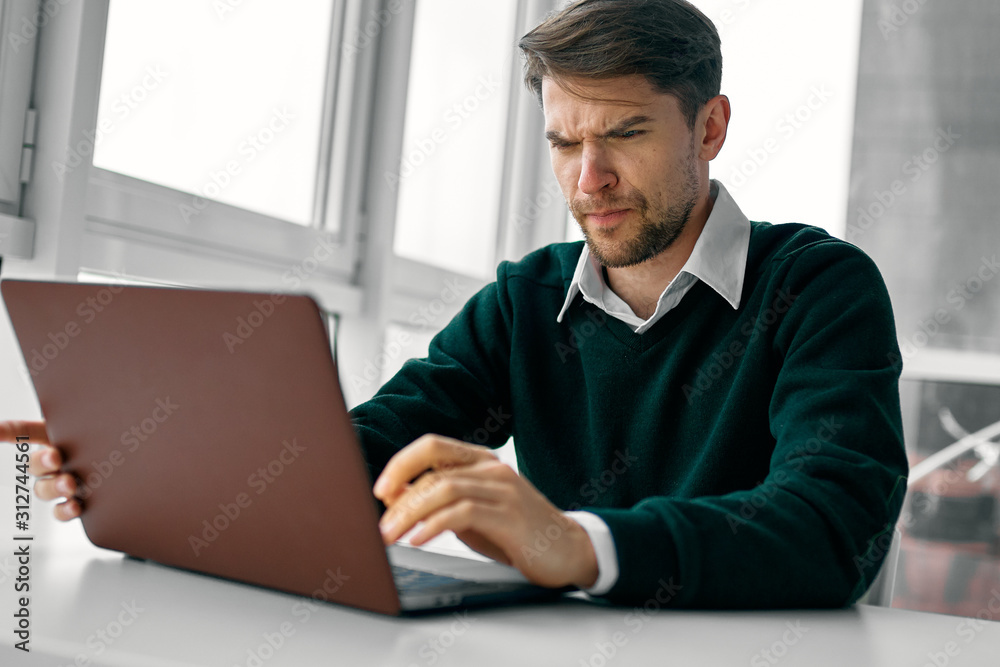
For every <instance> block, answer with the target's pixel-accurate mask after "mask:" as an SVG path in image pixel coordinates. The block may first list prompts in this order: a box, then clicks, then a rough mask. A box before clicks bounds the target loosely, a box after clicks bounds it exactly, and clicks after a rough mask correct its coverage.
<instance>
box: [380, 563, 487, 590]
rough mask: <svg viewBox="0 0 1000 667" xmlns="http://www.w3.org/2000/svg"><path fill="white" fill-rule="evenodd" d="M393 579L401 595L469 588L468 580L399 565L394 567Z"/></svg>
mask: <svg viewBox="0 0 1000 667" xmlns="http://www.w3.org/2000/svg"><path fill="white" fill-rule="evenodd" d="M392 578H393V579H395V580H396V588H398V589H399V591H400V592H401V593H428V592H430V591H435V590H443V589H453V588H456V587H458V586H463V587H464V586H468V585H469V584H470V583H472V582H470V581H469V580H468V579H456V578H455V577H448V576H445V575H443V574H433V573H431V572H424V571H423V570H411V569H410V568H408V567H401V566H399V565H393V566H392Z"/></svg>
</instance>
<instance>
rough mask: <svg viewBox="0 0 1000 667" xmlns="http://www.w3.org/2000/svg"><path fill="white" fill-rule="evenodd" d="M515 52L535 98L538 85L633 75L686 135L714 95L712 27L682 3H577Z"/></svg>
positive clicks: (717, 73)
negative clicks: (677, 112)
mask: <svg viewBox="0 0 1000 667" xmlns="http://www.w3.org/2000/svg"><path fill="white" fill-rule="evenodd" d="M518 46H519V47H520V48H521V52H522V54H523V55H524V58H525V63H524V82H525V84H526V85H527V86H528V88H529V89H531V90H532V91H534V93H535V94H536V95H537V96H538V100H539V103H541V99H542V79H543V78H544V77H550V78H552V79H555V80H559V79H566V78H571V77H582V78H592V79H613V78H617V77H622V76H629V75H634V74H639V75H642V76H644V77H646V79H647V80H648V81H649V82H650V84H651V85H652V86H653V87H654V88H656V89H657V90H659V91H660V92H663V93H669V94H671V95H673V96H674V97H676V98H677V99H678V101H679V102H680V108H681V113H683V114H684V117H685V118H686V120H687V123H688V127H690V128H693V127H694V123H695V120H696V119H697V118H698V112H699V111H701V108H702V107H703V106H704V105H705V103H706V102H708V101H709V100H710V99H712V98H713V97H715V96H716V95H718V94H719V91H720V90H721V88H722V51H721V41H720V39H719V32H718V30H716V28H715V25H714V24H713V23H712V22H711V21H710V20H709V19H708V17H707V16H705V15H704V14H703V13H701V11H699V10H698V9H697V8H696V7H695V6H693V5H692V4H691V3H689V2H686V1H685V0H580V2H576V3H574V4H572V5H570V6H569V7H567V8H566V9H563V10H562V11H558V12H555V13H553V14H551V15H550V16H549V17H548V18H546V19H545V20H544V21H543V22H542V23H541V24H540V25H539V26H538V27H536V28H535V29H534V30H532V31H531V32H529V33H528V34H527V35H525V36H524V37H523V38H522V39H521V41H520V43H519V44H518Z"/></svg>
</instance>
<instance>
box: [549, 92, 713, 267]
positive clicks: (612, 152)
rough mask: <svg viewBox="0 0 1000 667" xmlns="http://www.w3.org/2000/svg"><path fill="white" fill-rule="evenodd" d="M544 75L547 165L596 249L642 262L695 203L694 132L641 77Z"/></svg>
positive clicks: (607, 262) (605, 258)
mask: <svg viewBox="0 0 1000 667" xmlns="http://www.w3.org/2000/svg"><path fill="white" fill-rule="evenodd" d="M568 87H570V88H571V89H572V91H573V92H572V93H570V92H568V91H567V90H566V89H565V88H563V87H562V86H560V85H559V84H557V83H556V82H554V81H553V80H552V79H549V78H546V79H544V80H543V82H542V100H543V105H544V109H545V132H546V137H547V138H548V139H549V144H550V154H551V158H552V168H553V170H554V171H555V175H556V178H557V179H558V180H559V185H560V187H561V188H562V191H563V195H564V196H565V197H566V202H567V203H568V204H569V208H570V211H571V212H572V213H573V217H575V218H576V221H577V222H578V223H579V225H580V228H581V229H582V230H583V235H584V237H585V238H586V240H587V245H588V246H589V248H590V251H591V253H592V254H593V255H594V257H595V258H596V259H597V260H598V261H599V262H600V263H601V264H602V265H604V266H606V267H609V268H621V267H626V266H634V265H636V264H640V263H642V262H644V261H646V260H648V259H651V258H652V257H655V256H656V255H658V254H660V253H661V252H663V250H665V249H666V248H667V247H669V246H670V244H672V243H673V242H674V241H675V240H676V239H677V237H678V236H679V235H680V233H681V231H682V230H683V229H684V225H685V224H686V223H687V221H688V218H689V217H690V214H691V210H692V209H693V208H694V206H695V204H696V203H697V200H698V196H699V192H700V188H701V174H700V165H699V161H698V159H697V153H696V150H695V137H694V133H693V132H692V131H691V130H690V129H688V126H687V123H686V122H685V119H684V116H683V114H682V113H681V111H680V106H679V104H678V102H677V99H676V98H675V97H674V96H672V95H666V94H663V93H659V92H657V91H655V90H654V89H653V87H652V86H651V85H650V84H649V82H648V81H647V80H646V79H645V77H642V76H638V75H636V76H628V77H622V78H618V79H609V80H606V81H593V80H586V79H574V80H571V81H570V82H569V83H568Z"/></svg>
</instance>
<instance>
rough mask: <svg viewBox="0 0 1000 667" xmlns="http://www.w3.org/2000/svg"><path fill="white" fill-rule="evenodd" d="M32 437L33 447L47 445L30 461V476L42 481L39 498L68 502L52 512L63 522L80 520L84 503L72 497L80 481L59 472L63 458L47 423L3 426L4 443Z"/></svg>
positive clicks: (1, 438)
mask: <svg viewBox="0 0 1000 667" xmlns="http://www.w3.org/2000/svg"><path fill="white" fill-rule="evenodd" d="M23 435H26V436H28V442H29V443H31V444H33V445H43V446H42V448H41V449H38V450H35V451H33V452H32V453H31V455H30V456H29V457H28V472H29V473H30V474H32V475H34V476H35V477H37V478H38V481H37V482H35V495H36V496H38V497H39V498H40V499H41V500H54V499H56V498H68V500H65V501H63V502H61V503H59V504H58V505H56V506H55V508H54V509H53V510H52V513H53V514H54V515H55V517H56V518H57V519H59V520H60V521H69V520H70V519H75V518H76V517H78V516H80V512H81V510H82V508H81V506H80V501H79V499H77V498H74V497H72V496H73V494H74V493H76V490H77V484H76V480H75V479H74V478H73V476H72V475H70V474H69V473H64V472H63V473H61V472H59V468H60V467H61V466H62V462H63V461H62V454H60V453H59V450H58V449H56V448H55V447H53V446H51V445H50V444H49V436H48V433H46V432H45V424H44V422H0V442H17V437H18V436H23Z"/></svg>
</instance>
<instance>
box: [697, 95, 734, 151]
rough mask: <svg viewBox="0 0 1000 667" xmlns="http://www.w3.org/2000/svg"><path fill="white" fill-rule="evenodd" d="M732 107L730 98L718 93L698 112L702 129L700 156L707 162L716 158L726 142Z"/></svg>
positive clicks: (699, 124)
mask: <svg viewBox="0 0 1000 667" xmlns="http://www.w3.org/2000/svg"><path fill="white" fill-rule="evenodd" d="M731 114H732V109H731V108H730V106H729V98H728V97H726V96H725V95H716V96H715V97H713V98H712V99H710V100H709V101H708V102H707V103H706V104H705V106H704V107H703V108H702V110H701V113H699V114H698V125H697V127H698V128H700V129H701V134H700V136H701V144H700V146H699V150H698V157H699V158H700V159H702V160H704V161H705V162H709V161H711V160H714V159H715V157H716V156H717V155H718V154H719V151H721V150H722V145H723V144H725V143H726V132H727V131H728V130H729V117H730V115H731Z"/></svg>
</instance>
